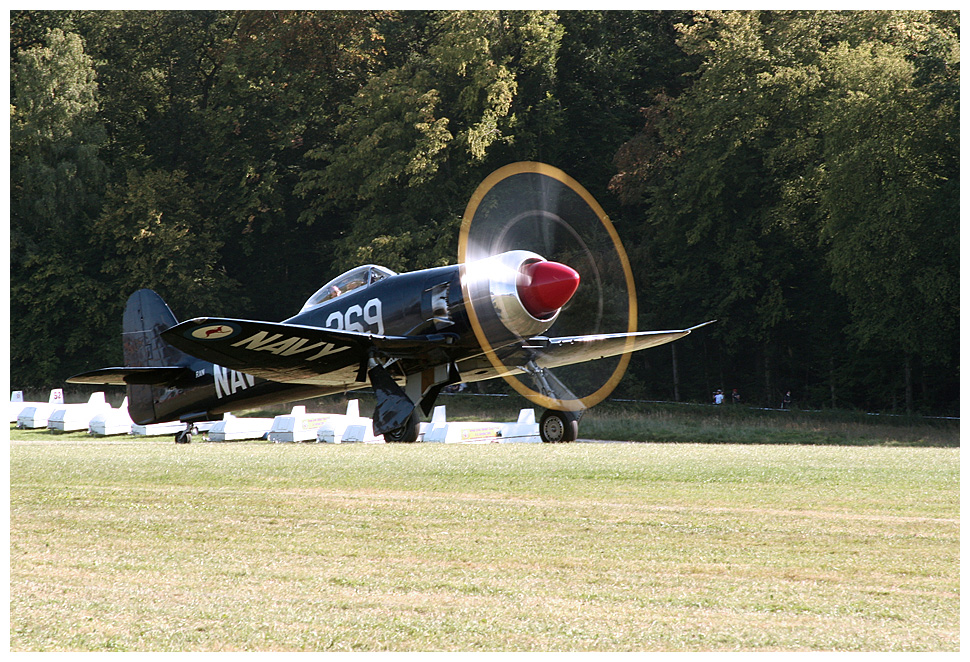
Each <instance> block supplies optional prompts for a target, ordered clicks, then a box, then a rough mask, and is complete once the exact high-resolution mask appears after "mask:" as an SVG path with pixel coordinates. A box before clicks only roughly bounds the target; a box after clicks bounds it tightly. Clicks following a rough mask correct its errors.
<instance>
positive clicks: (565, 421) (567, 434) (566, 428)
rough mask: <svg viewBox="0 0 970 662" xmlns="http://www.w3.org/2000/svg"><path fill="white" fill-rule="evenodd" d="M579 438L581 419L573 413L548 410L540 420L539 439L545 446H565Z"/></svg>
mask: <svg viewBox="0 0 970 662" xmlns="http://www.w3.org/2000/svg"><path fill="white" fill-rule="evenodd" d="M578 436H579V419H577V418H576V415H575V414H573V413H572V412H568V411H556V410H555V409H547V410H546V412H545V413H544V414H543V415H542V418H541V419H539V437H540V438H542V442H543V443H545V444H564V443H568V442H571V441H576V438H577V437H578Z"/></svg>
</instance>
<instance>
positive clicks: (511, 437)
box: [10, 389, 541, 444]
mask: <svg viewBox="0 0 970 662" xmlns="http://www.w3.org/2000/svg"><path fill="white" fill-rule="evenodd" d="M10 405H11V410H12V411H13V410H17V411H16V420H17V427H21V428H42V427H46V428H48V429H51V430H56V431H59V432H67V431H73V430H85V429H86V430H87V432H88V434H91V435H96V436H113V435H122V434H131V435H134V436H145V437H151V436H168V435H175V434H178V433H180V432H182V431H184V430H185V423H181V422H179V421H173V422H168V423H153V424H149V425H136V424H134V423H133V422H132V420H131V418H130V416H129V414H128V398H125V399H124V401H123V402H122V403H121V406H120V407H118V408H117V409H115V408H112V407H111V406H110V405H109V404H108V403H107V402H106V400H105V397H104V393H103V392H100V391H99V392H97V393H94V394H93V395H91V397H90V399H89V400H88V402H86V403H74V404H64V393H63V391H62V390H61V389H54V390H53V391H51V396H50V402H46V403H42V402H23V392H22V391H14V392H13V393H12V394H11V397H10ZM11 416H13V413H12V414H11ZM195 429H196V431H197V432H200V433H205V434H206V437H207V438H208V440H209V441H216V442H222V441H242V440H248V439H264V438H265V439H268V440H270V441H273V442H277V443H280V442H306V441H316V442H318V443H328V444H348V443H364V444H382V443H384V437H383V436H382V435H375V434H374V427H373V422H372V421H371V419H370V418H367V417H366V416H361V415H360V401H359V400H349V401H348V402H347V411H346V413H345V414H308V413H307V411H306V407H305V406H303V405H295V406H294V407H293V408H292V409H291V410H290V413H289V414H286V415H282V416H276V417H275V418H248V417H236V416H233V415H232V414H225V415H224V416H223V419H222V420H221V421H204V422H200V423H196V424H195ZM418 441H426V442H430V443H444V444H485V443H540V442H541V439H540V438H539V426H538V424H537V423H536V420H535V411H534V410H532V409H522V410H520V411H519V417H518V420H517V421H515V422H514V423H507V422H506V423H497V422H449V421H448V420H447V414H446V409H445V405H439V406H437V407H435V409H434V414H433V415H432V418H431V422H429V423H421V424H420V427H419V433H418Z"/></svg>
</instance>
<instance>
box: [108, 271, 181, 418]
mask: <svg viewBox="0 0 970 662" xmlns="http://www.w3.org/2000/svg"><path fill="white" fill-rule="evenodd" d="M176 324H178V320H177V319H175V315H173V314H172V311H171V309H170V308H169V307H168V305H167V304H166V303H165V302H164V301H163V300H162V297H160V296H158V294H157V293H155V292H153V291H152V290H138V291H137V292H135V293H134V294H132V295H131V296H130V297H128V304H127V305H126V306H125V315H124V318H123V321H122V327H121V344H122V348H123V352H124V356H125V366H126V367H130V366H149V367H163V366H178V365H189V363H191V361H192V358H191V357H190V356H188V355H187V354H185V353H183V352H181V351H180V350H178V349H175V348H174V347H172V346H171V345H169V344H168V343H167V342H165V341H164V340H162V338H161V333H162V331H165V330H166V329H168V328H170V327H173V326H175V325H176ZM162 390H163V389H161V388H159V387H157V386H146V385H141V384H129V385H128V412H129V414H130V415H131V418H132V420H134V421H142V420H154V418H155V401H156V400H157V399H158V396H159V395H160V393H161V391H162Z"/></svg>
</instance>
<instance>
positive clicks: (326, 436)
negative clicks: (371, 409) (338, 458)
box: [316, 400, 384, 444]
mask: <svg viewBox="0 0 970 662" xmlns="http://www.w3.org/2000/svg"><path fill="white" fill-rule="evenodd" d="M316 439H317V441H318V442H320V443H325V444H353V443H357V444H383V443H384V436H383V435H375V434H374V424H373V421H371V419H369V418H366V417H364V416H361V415H360V401H359V400H350V401H348V402H347V413H346V414H335V415H333V416H331V417H330V418H328V419H327V420H326V421H325V422H324V423H323V425H321V426H320V427H319V428H318V429H317V437H316Z"/></svg>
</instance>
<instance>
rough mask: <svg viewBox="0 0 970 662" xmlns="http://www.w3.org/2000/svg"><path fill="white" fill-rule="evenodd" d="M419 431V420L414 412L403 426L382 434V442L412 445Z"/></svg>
mask: <svg viewBox="0 0 970 662" xmlns="http://www.w3.org/2000/svg"><path fill="white" fill-rule="evenodd" d="M420 430H421V419H420V418H419V417H418V412H417V410H415V411H414V412H412V413H411V416H409V417H408V420H407V421H406V422H405V423H404V425H403V426H401V427H399V428H397V429H395V430H391V431H390V432H385V433H384V441H386V442H387V443H389V444H413V443H414V442H416V441H417V440H418V432H419V431H420Z"/></svg>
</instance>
